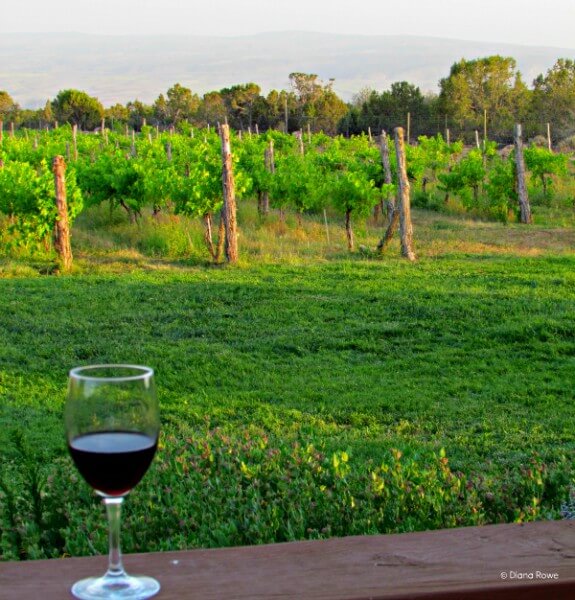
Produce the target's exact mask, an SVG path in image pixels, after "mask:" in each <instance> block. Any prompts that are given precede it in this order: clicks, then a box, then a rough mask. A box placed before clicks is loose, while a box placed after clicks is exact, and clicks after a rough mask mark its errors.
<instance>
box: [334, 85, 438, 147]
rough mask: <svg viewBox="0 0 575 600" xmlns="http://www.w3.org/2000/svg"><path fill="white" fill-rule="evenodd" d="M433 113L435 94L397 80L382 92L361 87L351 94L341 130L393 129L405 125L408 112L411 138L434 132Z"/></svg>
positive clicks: (435, 126) (359, 131) (434, 110)
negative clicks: (422, 91)
mask: <svg viewBox="0 0 575 600" xmlns="http://www.w3.org/2000/svg"><path fill="white" fill-rule="evenodd" d="M435 112H436V97H435V96H428V97H425V96H424V95H423V94H422V93H421V90H420V89H419V88H418V87H417V86H415V85H412V84H410V83H408V82H407V81H398V82H395V83H392V84H391V87H390V89H389V90H386V91H384V92H382V93H381V94H379V93H378V92H376V91H375V90H371V89H369V88H364V89H363V90H361V91H360V93H359V94H357V95H356V96H355V97H354V100H353V103H352V106H351V107H350V112H349V114H348V115H347V116H346V118H345V119H344V120H343V121H342V125H341V126H340V130H343V131H345V133H361V132H365V131H367V130H368V128H371V130H372V131H373V132H374V133H376V132H377V133H379V132H380V131H381V130H382V129H383V130H386V131H392V130H393V129H394V128H395V127H398V126H402V127H405V125H406V121H407V113H410V115H411V124H412V126H411V133H412V137H417V136H418V135H421V134H423V133H431V132H433V133H435V132H436V130H437V124H436V119H435Z"/></svg>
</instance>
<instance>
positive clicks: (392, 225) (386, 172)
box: [377, 131, 399, 252]
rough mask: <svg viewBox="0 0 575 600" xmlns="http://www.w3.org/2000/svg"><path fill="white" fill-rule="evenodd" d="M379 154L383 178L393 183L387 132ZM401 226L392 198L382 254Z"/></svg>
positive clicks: (388, 200) (379, 246) (383, 134)
mask: <svg viewBox="0 0 575 600" xmlns="http://www.w3.org/2000/svg"><path fill="white" fill-rule="evenodd" d="M379 152H380V154H381V163H382V165H383V178H384V181H385V183H386V184H390V183H392V181H393V179H392V176H391V163H390V161H389V146H388V145H387V133H386V132H385V131H382V132H381V138H380V142H379ZM398 225H399V210H398V207H397V203H396V202H395V200H394V199H393V196H392V197H391V198H388V199H387V229H386V231H385V234H384V236H383V238H382V239H381V241H380V242H379V244H378V245H377V249H378V250H379V251H380V252H383V251H384V250H385V249H386V248H387V246H389V242H391V238H393V235H394V234H395V232H396V231H397V226H398Z"/></svg>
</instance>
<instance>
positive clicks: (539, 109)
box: [532, 58, 575, 137]
mask: <svg viewBox="0 0 575 600" xmlns="http://www.w3.org/2000/svg"><path fill="white" fill-rule="evenodd" d="M532 114H533V117H532V118H533V120H534V121H535V122H537V123H538V124H539V125H540V126H541V125H542V124H544V123H551V124H552V131H554V132H555V133H556V135H557V136H559V137H567V136H569V135H571V134H573V133H574V132H575V61H574V60H569V59H565V58H560V59H559V60H557V62H556V63H555V64H554V65H553V67H551V69H549V70H548V71H547V74H546V75H545V76H543V75H539V77H537V78H536V79H535V81H534V82H533V108H532ZM540 129H541V127H540V128H539V130H540Z"/></svg>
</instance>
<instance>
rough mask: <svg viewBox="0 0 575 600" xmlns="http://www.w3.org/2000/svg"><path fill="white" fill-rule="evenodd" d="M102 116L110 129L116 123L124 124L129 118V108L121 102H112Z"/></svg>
mask: <svg viewBox="0 0 575 600" xmlns="http://www.w3.org/2000/svg"><path fill="white" fill-rule="evenodd" d="M104 116H105V117H106V120H107V121H108V122H109V124H110V126H111V128H112V129H114V126H115V125H116V124H117V123H121V124H125V123H127V122H128V121H129V119H130V109H129V108H128V106H124V105H123V104H119V103H117V104H114V105H113V106H110V107H109V108H106V110H105V111H104Z"/></svg>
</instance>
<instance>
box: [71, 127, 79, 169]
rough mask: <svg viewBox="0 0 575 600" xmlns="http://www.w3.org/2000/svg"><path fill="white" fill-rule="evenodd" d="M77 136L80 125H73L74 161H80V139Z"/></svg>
mask: <svg viewBox="0 0 575 600" xmlns="http://www.w3.org/2000/svg"><path fill="white" fill-rule="evenodd" d="M77 134H78V125H76V124H75V123H74V125H72V144H73V146H74V160H75V161H76V160H78V139H77Z"/></svg>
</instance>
